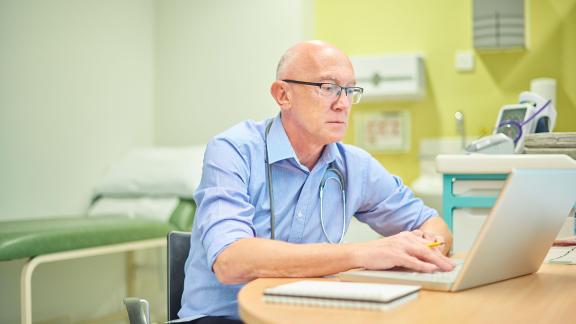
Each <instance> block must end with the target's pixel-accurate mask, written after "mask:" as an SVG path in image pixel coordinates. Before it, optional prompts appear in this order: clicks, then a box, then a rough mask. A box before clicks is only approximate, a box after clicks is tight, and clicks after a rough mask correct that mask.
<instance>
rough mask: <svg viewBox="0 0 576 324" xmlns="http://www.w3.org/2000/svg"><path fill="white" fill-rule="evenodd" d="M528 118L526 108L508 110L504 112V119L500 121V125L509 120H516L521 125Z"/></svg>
mask: <svg viewBox="0 0 576 324" xmlns="http://www.w3.org/2000/svg"><path fill="white" fill-rule="evenodd" d="M525 117H526V108H524V107H521V108H513V109H506V110H504V111H503V112H502V118H501V119H500V123H502V122H505V121H507V120H515V121H517V122H519V123H522V122H523V121H524V118H525Z"/></svg>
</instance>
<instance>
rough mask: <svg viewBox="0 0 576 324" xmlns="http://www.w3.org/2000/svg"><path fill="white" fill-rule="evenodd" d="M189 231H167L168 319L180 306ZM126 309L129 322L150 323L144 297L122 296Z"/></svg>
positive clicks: (133, 323) (175, 316) (172, 316)
mask: <svg viewBox="0 0 576 324" xmlns="http://www.w3.org/2000/svg"><path fill="white" fill-rule="evenodd" d="M190 235H191V234H190V233H188V232H177V231H172V232H170V233H168V236H167V240H168V244H167V249H168V253H167V259H168V262H167V267H168V271H167V276H168V291H167V296H168V304H167V306H168V309H167V315H168V320H169V321H170V320H173V319H177V318H178V311H179V310H180V306H181V304H180V303H181V299H182V291H183V290H184V264H185V263H186V259H187V258H188V252H189V251H190ZM124 304H125V305H126V311H127V312H128V319H129V320H130V324H151V323H150V305H149V304H148V301H147V300H145V299H140V298H135V297H128V298H124Z"/></svg>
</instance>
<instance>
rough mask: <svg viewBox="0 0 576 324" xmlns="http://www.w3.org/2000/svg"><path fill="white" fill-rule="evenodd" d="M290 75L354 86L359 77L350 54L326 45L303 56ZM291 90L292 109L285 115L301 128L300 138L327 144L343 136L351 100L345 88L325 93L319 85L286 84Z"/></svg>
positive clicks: (287, 119)
mask: <svg viewBox="0 0 576 324" xmlns="http://www.w3.org/2000/svg"><path fill="white" fill-rule="evenodd" d="M291 78H294V79H295V80H299V81H306V82H322V83H324V82H325V83H332V84H337V85H340V86H344V87H349V86H354V85H355V83H356V81H355V80H356V79H355V77H354V70H353V68H352V65H351V63H350V61H349V60H348V58H347V57H346V56H345V55H344V54H342V53H341V52H339V51H335V50H333V49H330V48H328V49H324V50H322V51H320V52H319V53H314V54H313V55H311V57H310V59H308V60H304V62H303V64H300V65H299V66H298V68H297V69H295V72H294V73H291ZM287 86H288V87H289V88H290V92H291V94H292V96H291V98H290V102H291V105H290V109H288V110H284V111H283V118H284V117H286V121H287V122H289V123H290V124H291V126H293V129H294V130H295V131H296V132H298V134H297V135H296V136H297V137H298V138H299V139H300V140H303V141H308V142H311V143H314V144H319V145H325V144H329V143H333V142H337V141H340V140H342V139H343V138H344V135H345V133H346V129H347V127H348V117H349V114H350V108H351V105H352V101H351V99H352V98H350V97H349V96H347V95H346V93H345V92H344V91H342V92H341V94H340V96H326V95H323V94H322V92H321V90H320V88H319V87H317V86H310V85H301V84H293V83H290V84H287Z"/></svg>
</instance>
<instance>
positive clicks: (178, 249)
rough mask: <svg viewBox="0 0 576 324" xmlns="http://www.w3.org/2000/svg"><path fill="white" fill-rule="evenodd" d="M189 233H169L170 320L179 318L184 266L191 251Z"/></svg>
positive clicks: (168, 292)
mask: <svg viewBox="0 0 576 324" xmlns="http://www.w3.org/2000/svg"><path fill="white" fill-rule="evenodd" d="M190 235H191V233H189V232H176V231H172V232H170V233H168V253H167V256H168V262H167V264H168V291H167V295H168V320H173V319H177V318H178V311H179V310H180V307H181V301H182V291H183V290H184V264H185V263H186V259H187V258H188V252H189V251H190Z"/></svg>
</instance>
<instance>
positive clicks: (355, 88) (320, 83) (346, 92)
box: [282, 79, 364, 104]
mask: <svg viewBox="0 0 576 324" xmlns="http://www.w3.org/2000/svg"><path fill="white" fill-rule="evenodd" d="M282 81H284V82H287V83H294V84H303V85H309V86H315V87H318V88H320V89H322V86H323V85H325V84H328V85H331V86H335V87H338V88H340V90H338V93H336V98H340V95H342V90H344V93H345V94H346V97H348V91H349V90H352V91H353V90H359V91H360V98H359V99H358V101H357V102H354V101H353V100H352V104H357V103H359V102H360V100H361V99H362V94H363V93H364V88H361V87H343V86H341V85H338V84H336V83H332V82H308V81H299V80H291V79H284V80H282ZM352 98H353V97H352Z"/></svg>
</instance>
